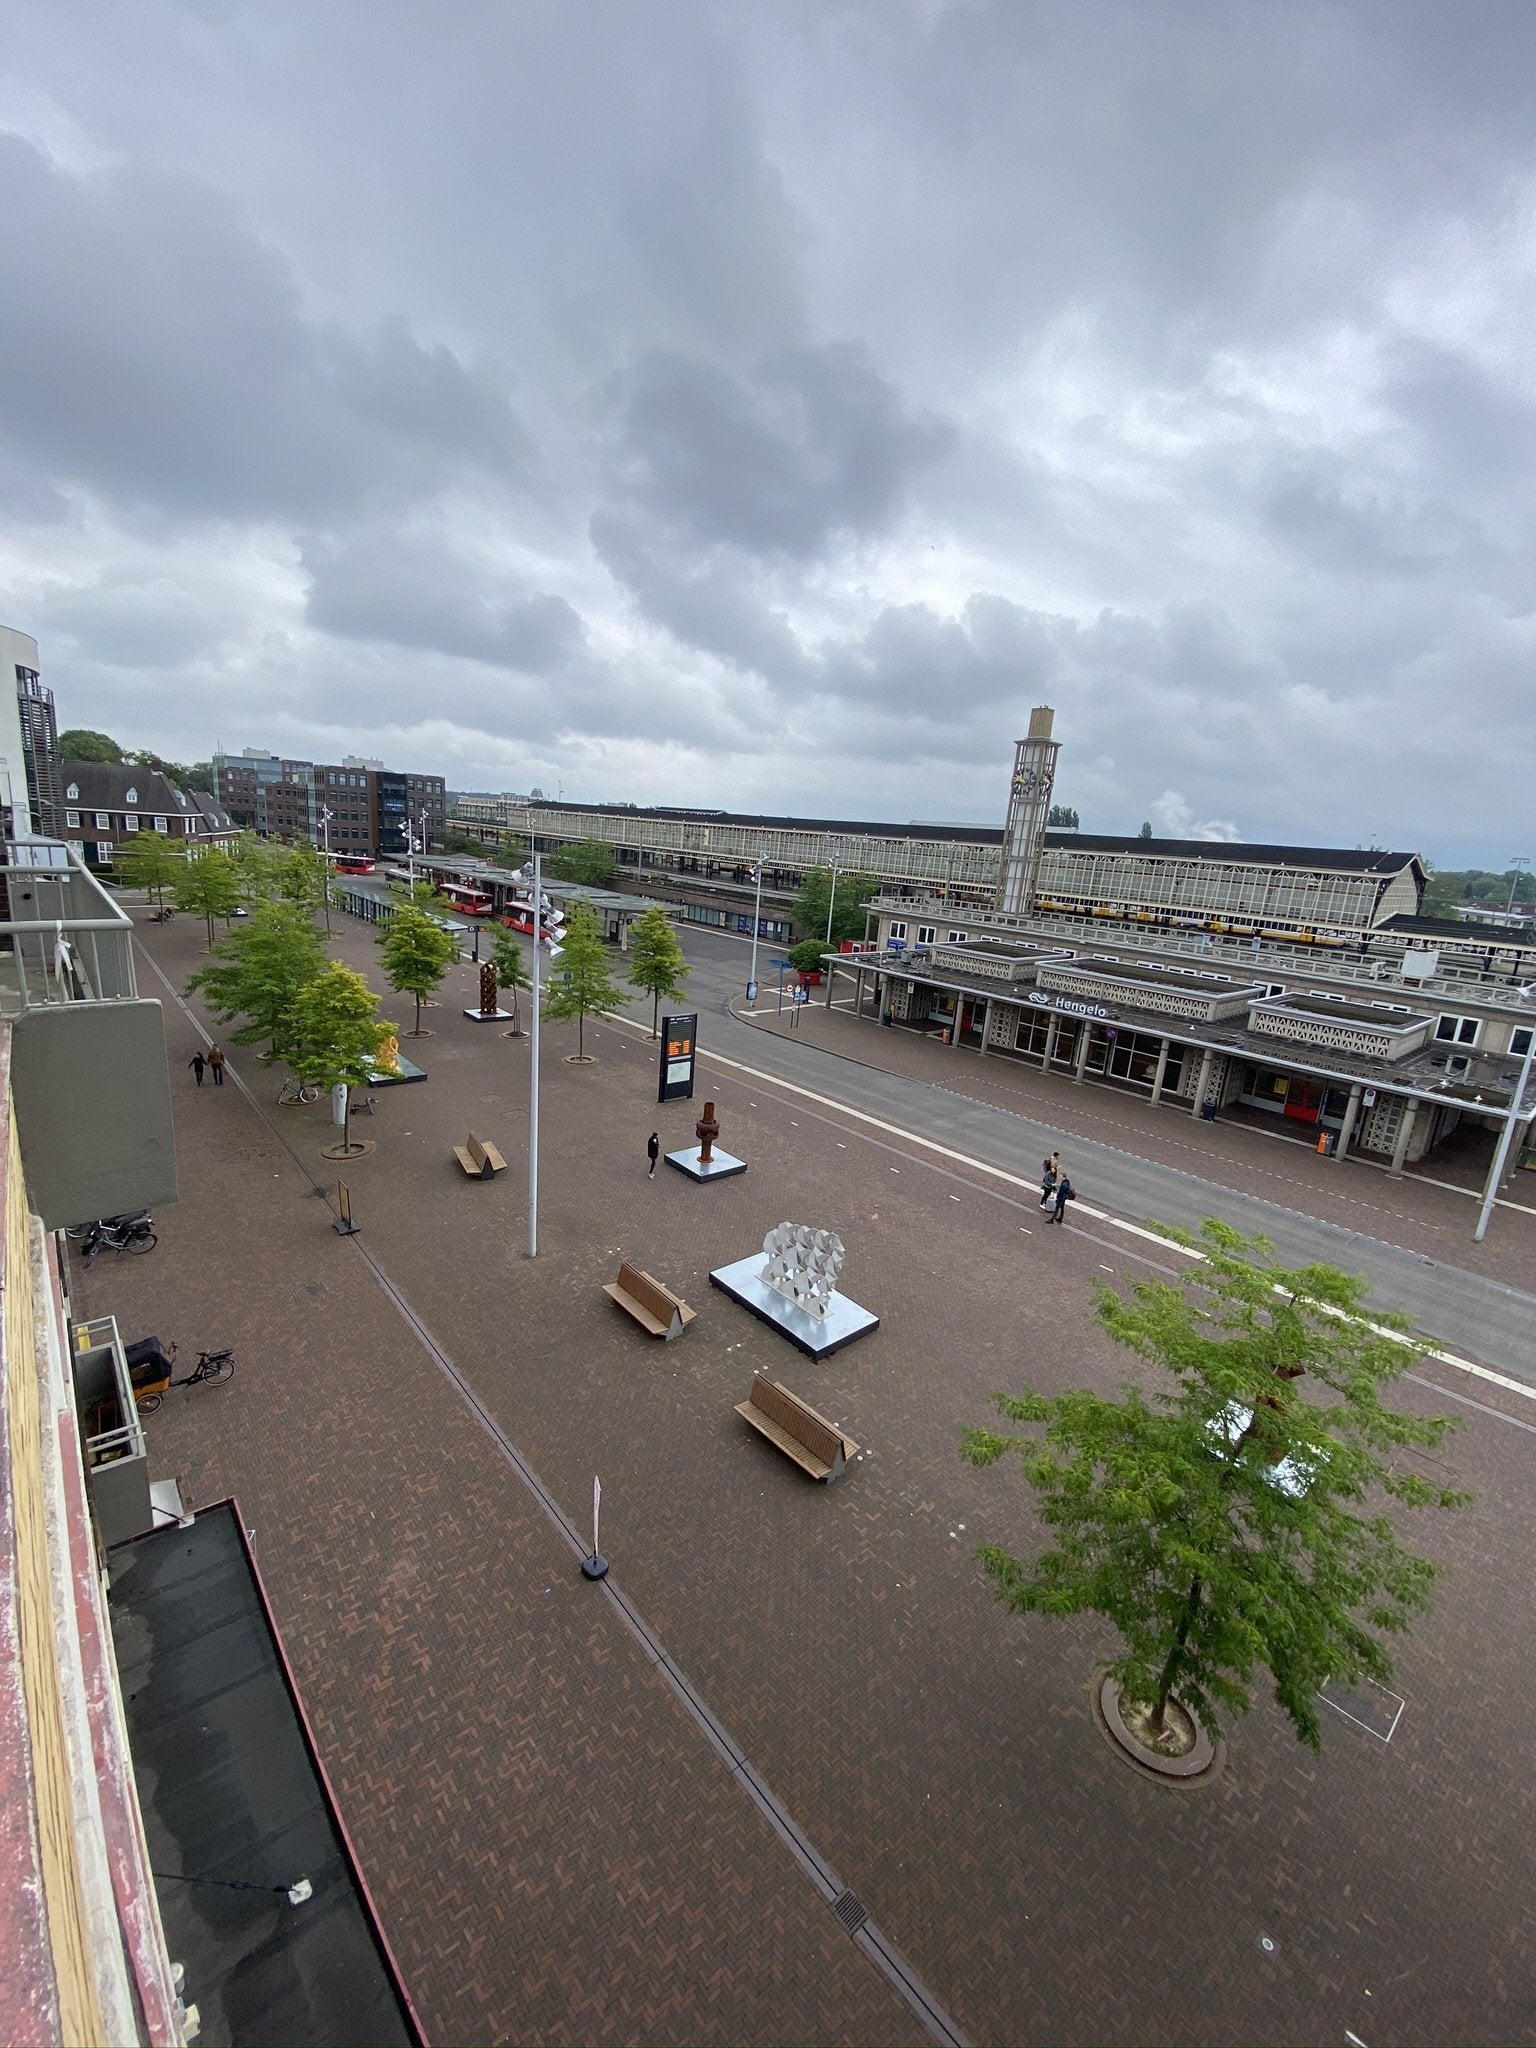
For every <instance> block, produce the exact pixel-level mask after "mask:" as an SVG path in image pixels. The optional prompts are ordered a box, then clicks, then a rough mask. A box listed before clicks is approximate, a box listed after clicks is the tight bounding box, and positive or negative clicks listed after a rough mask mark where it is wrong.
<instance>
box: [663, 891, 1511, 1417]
mask: <svg viewBox="0 0 1536 2048" xmlns="http://www.w3.org/2000/svg"><path fill="white" fill-rule="evenodd" d="M679 937H680V939H681V941H682V943H683V946H684V949H685V951H686V952H687V955H688V959H689V966H690V975H689V982H688V1001H689V1005H690V1007H693V1008H697V1010H698V1012H699V1038H700V1044H701V1047H702V1048H703V1050H705V1051H706V1052H714V1053H718V1054H722V1055H724V1056H725V1057H726V1058H728V1059H731V1060H734V1061H737V1062H739V1063H741V1064H742V1065H744V1066H747V1067H750V1068H752V1069H754V1070H756V1071H757V1072H758V1073H761V1074H764V1075H768V1076H771V1077H773V1078H774V1079H777V1080H780V1081H783V1082H785V1083H788V1084H790V1085H792V1086H794V1087H798V1088H802V1089H808V1090H810V1091H812V1092H813V1093H814V1094H816V1095H820V1096H824V1097H827V1098H829V1099H830V1101H831V1102H833V1103H836V1104H843V1105H846V1106H847V1107H848V1108H850V1109H852V1110H855V1111H859V1112H862V1114H863V1115H865V1116H869V1117H875V1118H878V1119H880V1120H881V1122H883V1123H885V1124H889V1125H892V1126H894V1127H895V1128H896V1130H897V1131H898V1132H904V1133H910V1134H911V1135H912V1136H914V1137H916V1138H919V1139H926V1140H928V1141H930V1143H932V1144H935V1145H940V1146H943V1147H944V1148H946V1150H947V1151H948V1152H950V1153H952V1154H953V1153H958V1154H961V1155H963V1157H964V1158H966V1159H971V1160H974V1161H976V1162H977V1163H978V1164H979V1165H981V1166H984V1167H993V1168H997V1169H1000V1170H1001V1171H1002V1172H1004V1173H1007V1174H1011V1175H1016V1176H1018V1178H1019V1179H1021V1180H1023V1181H1025V1182H1026V1183H1035V1182H1037V1180H1038V1169H1039V1163H1040V1160H1041V1158H1042V1156H1043V1155H1044V1154H1045V1153H1047V1152H1050V1151H1052V1150H1055V1149H1057V1148H1058V1147H1061V1146H1064V1145H1069V1146H1070V1149H1071V1155H1072V1158H1073V1160H1074V1162H1075V1163H1076V1166H1077V1169H1078V1174H1079V1178H1080V1180H1081V1181H1082V1183H1083V1184H1084V1186H1087V1187H1091V1188H1092V1189H1093V1191H1094V1198H1095V1202H1096V1203H1098V1204H1099V1205H1100V1206H1102V1207H1104V1208H1105V1209H1107V1210H1109V1211H1112V1212H1113V1213H1114V1214H1116V1215H1118V1216H1120V1217H1123V1218H1127V1219H1131V1220H1133V1221H1142V1220H1145V1219H1149V1218H1152V1217H1157V1218H1159V1219H1161V1220H1162V1221H1164V1222H1167V1223H1176V1224H1181V1225H1184V1226H1187V1227H1189V1228H1194V1227H1197V1226H1198V1224H1199V1223H1200V1220H1201V1219H1202V1217H1205V1216H1211V1215H1220V1216H1223V1217H1224V1218H1225V1219H1226V1220H1227V1221H1228V1222H1229V1223H1232V1224H1234V1225H1235V1226H1236V1227H1237V1228H1238V1229H1240V1230H1244V1231H1247V1232H1249V1233H1250V1234H1252V1233H1257V1232H1263V1233H1264V1235H1266V1236H1267V1237H1269V1238H1270V1239H1272V1241H1273V1242H1274V1244H1275V1247H1276V1249H1277V1251H1278V1252H1279V1254H1280V1256H1281V1257H1282V1258H1283V1259H1285V1260H1286V1261H1288V1262H1290V1263H1292V1264H1296V1265H1303V1264H1308V1263H1314V1262H1323V1263H1326V1264H1328V1265H1334V1266H1341V1267H1343V1268H1344V1269H1345V1270H1346V1271H1348V1272H1353V1273H1359V1274H1361V1275H1363V1276H1364V1278H1365V1279H1367V1280H1368V1281H1369V1282H1370V1284H1371V1287H1372V1289H1373V1291H1374V1293H1375V1295H1376V1297H1377V1299H1378V1301H1379V1302H1380V1303H1381V1304H1382V1305H1383V1306H1384V1307H1391V1308H1394V1309H1397V1310H1400V1311H1402V1312H1403V1313H1405V1314H1407V1315H1409V1316H1411V1317H1412V1318H1413V1319H1414V1321H1415V1322H1416V1323H1417V1325H1418V1326H1419V1328H1420V1329H1421V1330H1423V1331H1424V1332H1425V1333H1426V1334H1427V1335H1429V1336H1431V1337H1433V1338H1434V1339H1435V1340H1436V1342H1437V1343H1439V1344H1442V1345H1444V1346H1446V1347H1447V1348H1448V1349H1449V1350H1451V1351H1454V1352H1455V1353H1456V1354H1458V1355H1459V1356H1462V1357H1469V1358H1472V1359H1475V1360H1477V1361H1478V1362H1479V1363H1481V1364H1483V1365H1486V1366H1489V1367H1491V1368H1493V1369H1494V1370H1496V1371H1499V1372H1507V1373H1510V1374H1511V1375H1513V1376H1514V1377H1516V1378H1519V1379H1521V1380H1524V1381H1527V1382H1529V1383H1530V1384H1532V1385H1536V1296H1533V1295H1531V1294H1527V1293H1523V1292H1521V1291H1520V1290H1518V1289H1516V1288H1512V1287H1506V1286H1504V1285H1502V1284H1501V1283H1500V1282H1498V1281H1495V1280H1489V1279H1486V1278H1484V1277H1483V1276H1482V1275H1480V1274H1477V1273H1470V1272H1467V1271H1466V1270H1465V1269H1464V1268H1462V1267H1459V1266H1455V1265H1451V1264H1447V1263H1444V1262H1441V1261H1437V1260H1434V1259H1430V1258H1426V1257H1424V1256H1422V1255H1421V1254H1419V1253H1416V1252H1410V1251H1405V1250H1403V1249H1402V1248H1401V1247H1400V1246H1397V1245H1393V1244H1389V1243H1386V1242H1385V1241H1384V1240H1382V1239H1381V1238H1377V1237H1372V1236H1370V1235H1369V1234H1368V1233H1367V1232H1365V1231H1357V1230H1349V1229H1346V1228H1344V1227H1343V1226H1341V1225H1338V1224H1333V1223H1326V1222H1322V1221H1319V1220H1318V1219H1317V1218H1315V1217H1312V1216H1307V1215H1304V1214H1302V1213H1301V1212H1299V1211H1298V1210H1295V1209H1289V1208H1286V1207H1285V1206H1284V1205H1283V1204H1281V1203H1278V1202H1274V1201H1269V1200H1265V1199H1264V1198H1262V1197H1260V1196H1256V1195H1249V1194H1243V1193H1239V1192H1235V1191H1234V1190H1233V1189H1231V1188H1230V1187H1227V1186H1224V1185H1222V1184H1220V1183H1218V1182H1216V1181H1211V1180H1204V1179H1202V1178H1201V1177H1200V1176H1199V1175H1197V1174H1192V1173H1188V1172H1184V1171H1181V1170H1179V1169H1177V1168H1175V1167H1170V1166H1165V1165H1162V1164H1159V1163H1158V1162H1156V1161H1153V1160H1149V1159H1144V1158H1141V1157H1139V1156H1138V1155H1137V1154H1135V1153H1134V1152H1129V1151H1123V1150H1121V1149H1120V1148H1118V1147H1116V1146H1113V1145H1107V1144H1103V1143H1101V1142H1097V1141H1095V1140H1093V1139H1089V1138H1084V1137H1083V1136H1081V1135H1080V1134H1078V1133H1076V1132H1071V1133H1068V1132H1064V1131H1062V1130H1059V1129H1055V1128H1053V1127H1052V1126H1051V1125H1050V1124H1049V1123H1045V1122H1037V1121H1034V1120H1032V1119H1030V1118H1028V1117H1025V1116H1021V1115H1018V1114H1017V1113H1015V1112H1013V1111H1010V1110H1006V1109H1000V1108H997V1107H994V1106H992V1105H990V1104H987V1103H983V1102H978V1101H975V1100H973V1099H972V1098H970V1097H968V1096H966V1095H963V1094H961V1093H959V1092H958V1091H956V1090H953V1089H950V1088H945V1087H939V1086H936V1085H934V1084H932V1083H928V1082H922V1081H914V1080H912V1079H910V1078H908V1077H907V1076H905V1075H900V1074H890V1073H885V1072H883V1071H882V1070H881V1069H879V1068H878V1067H874V1066H864V1065H862V1064H860V1063H859V1062H857V1061H854V1060H850V1059H848V1058H846V1057H844V1056H843V1055H841V1054H839V1053H831V1052H827V1051H826V1050H824V1049H823V1048H821V1047H819V1046H815V1045H811V1044H802V1043H796V1042H795V1041H793V1040H785V1039H783V1038H780V1037H778V1036H776V1035H773V1034H770V1033H768V1032H765V1031H761V1030H759V1029H757V1028H756V1027H755V1026H753V1025H751V1024H749V1023H746V1022H744V1021H743V1020H742V1019H741V1018H740V1017H737V1016H735V1015H733V1014H732V1012H731V1010H730V1007H729V1005H730V1001H731V999H732V998H733V997H738V998H739V997H740V996H742V994H743V992H744V990H745V987H746V979H747V967H748V949H747V947H746V945H745V944H744V943H742V942H741V941H739V940H736V939H732V938H727V937H723V936H721V935H719V934H715V933H710V932H703V931H699V930H697V929H689V928H688V927H682V928H681V929H680V931H679ZM773 951H774V949H772V948H768V947H763V948H760V951H759V973H760V976H761V977H762V981H763V987H764V990H765V992H766V991H767V990H769V989H771V988H772V986H773V970H772V969H771V968H770V967H769V964H768V963H769V960H770V958H771V957H772V956H773ZM765 999H766V998H765ZM632 1014H633V1015H635V1016H636V1017H637V1018H639V1017H641V1016H642V1014H643V1016H644V1021H645V1023H646V1024H647V1026H648V1025H649V1022H650V1005H649V1003H648V1002H647V1003H640V1004H636V1005H634V1006H633V1008H632ZM871 1035H872V1039H873V1034H871ZM870 1050H871V1055H872V1056H874V1055H876V1054H877V1053H878V1041H875V1042H873V1043H872V1044H871V1048H870ZM724 1142H726V1143H728V1142H729V1139H728V1137H727V1139H726V1140H725V1141H724ZM945 1164H946V1165H947V1166H948V1167H949V1168H950V1169H951V1170H954V1168H955V1164H956V1162H955V1161H954V1160H953V1159H949V1160H947V1161H946V1162H945Z"/></svg>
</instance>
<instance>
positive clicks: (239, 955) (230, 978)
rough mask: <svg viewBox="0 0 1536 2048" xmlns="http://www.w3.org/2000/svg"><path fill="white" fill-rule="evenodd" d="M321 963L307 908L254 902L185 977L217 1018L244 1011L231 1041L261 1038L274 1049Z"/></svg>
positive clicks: (289, 1030)
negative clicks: (243, 921) (244, 921)
mask: <svg viewBox="0 0 1536 2048" xmlns="http://www.w3.org/2000/svg"><path fill="white" fill-rule="evenodd" d="M324 967H325V950H324V947H323V946H322V944H321V940H320V934H319V933H318V932H317V931H316V930H315V926H314V920H313V919H312V918H311V917H310V915H309V913H308V912H307V911H304V910H300V909H299V908H298V907H297V906H296V905H294V904H292V903H260V904H258V905H257V907H256V909H255V910H254V911H253V912H252V913H251V919H250V922H249V923H248V924H243V925H240V926H239V927H238V928H237V929H236V930H235V931H233V932H231V933H230V935H229V937H228V938H226V939H224V940H223V941H222V942H221V943H220V944H219V945H218V946H217V947H216V948H215V949H214V956H213V958H212V959H211V960H209V961H208V962H207V963H206V964H205V965H204V966H202V967H200V968H199V969H198V971H197V972H196V974H194V975H193V977H192V979H191V980H190V981H189V982H188V983H187V993H188V995H192V994H194V993H198V992H200V993H201V994H202V995H203V996H204V998H205V999H206V1001H207V1004H208V1007H209V1009H210V1010H212V1011H213V1013H214V1015H215V1016H216V1017H217V1018H218V1019H219V1021H220V1022H221V1023H229V1022H230V1021H232V1020H233V1019H234V1018H236V1017H244V1018H245V1020H246V1021H245V1023H244V1024H243V1025H242V1026H241V1027H240V1029H239V1030H237V1031H235V1032H233V1033H232V1034H231V1036H232V1037H233V1038H234V1040H235V1043H236V1044H237V1045H255V1044H256V1043H257V1042H258V1041H259V1040H261V1039H263V1038H265V1039H266V1040H267V1041H268V1042H269V1044H270V1046H271V1049H272V1051H273V1053H274V1054H285V1053H286V1052H287V1051H288V1049H289V1046H290V1045H291V1043H292V1039H293V1010H294V1004H295V1003H296V1002H297V1000H298V997H299V992H300V990H301V989H304V988H307V987H308V985H309V984H310V982H312V981H313V980H314V978H315V976H316V975H317V974H319V973H320V972H321V971H322V970H323V968H324Z"/></svg>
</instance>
